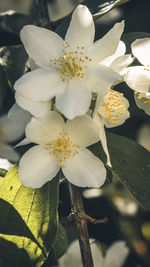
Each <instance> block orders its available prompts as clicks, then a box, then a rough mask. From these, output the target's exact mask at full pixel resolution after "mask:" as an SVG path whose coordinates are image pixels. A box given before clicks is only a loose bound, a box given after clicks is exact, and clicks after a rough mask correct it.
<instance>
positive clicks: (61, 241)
mask: <svg viewBox="0 0 150 267" xmlns="http://www.w3.org/2000/svg"><path fill="white" fill-rule="evenodd" d="M67 247H68V239H67V234H66V231H65V230H64V228H63V226H62V225H61V224H59V225H58V228H57V234H56V238H55V240H54V242H53V244H52V247H51V250H50V253H49V256H48V260H47V261H46V263H45V264H44V265H43V267H47V266H54V265H56V262H57V260H58V259H59V258H60V257H61V256H62V255H63V254H64V253H65V252H66V250H67Z"/></svg>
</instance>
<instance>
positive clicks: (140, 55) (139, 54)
mask: <svg viewBox="0 0 150 267" xmlns="http://www.w3.org/2000/svg"><path fill="white" fill-rule="evenodd" d="M131 48H132V53H133V55H134V56H135V57H136V58H137V59H138V60H139V61H140V63H142V64H143V65H150V38H144V39H137V40H135V41H134V42H133V43H132V45H131Z"/></svg>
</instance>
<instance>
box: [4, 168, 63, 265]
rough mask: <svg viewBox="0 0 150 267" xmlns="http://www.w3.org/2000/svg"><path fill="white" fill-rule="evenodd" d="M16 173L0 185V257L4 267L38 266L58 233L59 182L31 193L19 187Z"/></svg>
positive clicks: (13, 171)
mask: <svg viewBox="0 0 150 267" xmlns="http://www.w3.org/2000/svg"><path fill="white" fill-rule="evenodd" d="M17 171H18V167H17V166H15V167H13V168H12V169H11V170H10V171H9V172H8V173H7V174H6V176H5V178H3V181H2V183H1V185H0V217H1V220H0V257H1V258H3V261H4V263H5V266H6V267H7V266H14V267H15V266H16V267H17V266H41V265H42V263H43V262H44V261H45V259H46V258H47V256H48V253H49V250H50V248H51V245H52V244H53V241H54V240H55V238H56V234H57V232H58V229H57V226H58V215H57V208H58V185H59V179H58V178H57V177H56V178H55V179H53V180H52V182H49V183H47V184H45V185H44V186H43V187H42V188H40V189H32V188H27V187H24V186H22V185H21V183H20V181H19V179H18V176H17ZM57 235H58V234H57Z"/></svg>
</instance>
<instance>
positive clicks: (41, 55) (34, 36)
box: [20, 25, 63, 67]
mask: <svg viewBox="0 0 150 267" xmlns="http://www.w3.org/2000/svg"><path fill="white" fill-rule="evenodd" d="M20 37H21V41H22V42H23V44H24V46H25V49H26V51H27V53H28V55H29V56H30V57H31V58H32V59H34V61H35V63H36V64H37V65H39V66H41V67H42V66H44V67H48V66H49V63H50V59H51V58H55V57H59V56H60V53H61V50H62V43H63V39H62V38H61V37H60V36H59V35H57V34H56V33H55V32H52V31H50V30H47V29H44V28H41V27H37V26H33V25H27V26H24V27H23V29H22V30H21V33H20Z"/></svg>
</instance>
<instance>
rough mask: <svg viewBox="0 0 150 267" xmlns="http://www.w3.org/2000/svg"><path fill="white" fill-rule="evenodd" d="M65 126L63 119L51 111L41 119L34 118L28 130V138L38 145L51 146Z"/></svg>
mask: <svg viewBox="0 0 150 267" xmlns="http://www.w3.org/2000/svg"><path fill="white" fill-rule="evenodd" d="M64 126H65V123H64V120H63V118H62V117H61V116H60V115H59V114H58V113H57V112H55V111H50V112H49V113H47V114H46V115H45V116H43V117H41V118H32V119H31V122H29V124H28V125H27V128H26V137H27V138H28V139H30V140H31V141H32V142H34V143H37V144H44V145H46V144H50V143H51V142H52V141H53V140H56V139H57V138H58V136H59V134H60V132H62V130H63V127H64Z"/></svg>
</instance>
